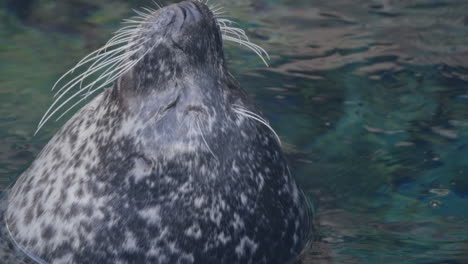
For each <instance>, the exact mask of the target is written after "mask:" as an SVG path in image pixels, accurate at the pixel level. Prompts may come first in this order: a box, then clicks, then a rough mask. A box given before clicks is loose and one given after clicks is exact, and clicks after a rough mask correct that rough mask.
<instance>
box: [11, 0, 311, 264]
mask: <svg viewBox="0 0 468 264" xmlns="http://www.w3.org/2000/svg"><path fill="white" fill-rule="evenodd" d="M146 11H147V12H143V13H139V17H138V18H136V19H133V20H129V21H128V22H129V23H130V25H129V26H126V27H124V28H123V29H121V30H119V31H118V32H117V34H116V36H114V37H113V38H112V39H111V40H110V41H109V42H108V43H107V44H106V46H105V47H103V48H102V49H99V50H98V51H96V52H94V53H92V54H90V55H89V56H87V57H85V58H84V59H83V60H82V61H80V62H79V63H78V65H77V66H76V67H75V68H73V69H72V70H70V71H69V72H68V73H66V76H67V75H68V74H70V73H72V72H73V70H74V69H76V68H77V67H82V66H84V65H86V66H87V67H88V68H87V70H86V71H85V72H84V73H82V74H80V75H78V76H76V77H74V78H73V77H72V78H71V80H69V81H65V80H66V79H67V77H63V78H61V79H59V81H58V82H57V83H56V86H59V85H58V84H61V88H60V89H58V90H57V95H56V101H55V102H54V103H53V104H52V106H51V108H49V110H48V111H47V112H46V114H45V115H44V118H43V119H42V120H41V122H40V124H39V128H41V127H42V126H43V125H44V124H45V123H46V122H47V121H48V120H50V118H52V117H55V118H56V117H58V118H60V117H61V116H63V115H64V114H65V113H66V112H68V111H69V110H70V109H71V108H68V109H64V108H65V106H69V105H70V102H71V100H72V99H78V102H77V103H75V104H73V105H72V107H74V106H76V105H78V104H79V102H81V101H82V100H84V99H83V98H88V97H89V96H91V95H92V94H94V93H96V92H97V91H100V90H102V88H104V87H106V85H108V84H112V87H110V88H108V89H105V90H104V92H103V93H101V94H99V95H98V96H96V97H95V98H94V99H92V101H90V102H89V103H88V104H86V105H85V106H84V107H83V108H82V109H81V110H79V111H78V112H77V113H76V114H75V115H74V116H73V117H72V118H71V119H70V120H69V121H68V122H67V123H66V124H65V125H64V126H63V127H62V129H61V130H60V131H59V132H57V134H56V135H55V136H54V137H53V138H52V139H51V141H50V142H49V143H48V144H47V145H46V147H45V148H44V149H43V150H42V152H41V153H40V154H39V156H38V157H37V159H36V160H35V161H34V162H33V164H32V165H31V166H30V167H29V168H28V169H27V170H26V171H25V172H24V173H23V174H22V175H21V176H20V178H19V179H18V181H17V182H16V184H15V185H14V186H13V188H12V189H11V190H10V191H9V196H8V208H7V212H6V219H5V221H6V225H7V227H8V230H9V232H10V235H11V238H12V240H13V241H14V242H15V243H16V245H17V246H18V247H19V248H20V249H21V250H23V251H24V252H25V253H26V254H28V255H29V256H31V257H32V258H33V260H35V261H36V262H38V263H161V264H162V263H198V264H201V263H203V264H206V263H208V264H209V263H216V264H218V263H226V264H237V263H239V264H240V263H268V264H275V263H286V262H287V261H289V260H291V259H292V258H294V257H295V256H297V255H298V254H299V253H300V251H301V250H302V248H303V247H304V244H305V242H306V238H307V237H308V235H309V219H308V211H307V205H306V201H305V199H304V197H303V196H302V195H301V192H300V190H299V189H298V187H297V186H296V183H295V181H294V179H293V177H292V176H291V174H290V172H289V169H288V166H287V163H286V161H285V158H284V155H283V153H282V151H281V148H280V142H279V139H278V137H277V135H276V133H275V132H274V131H273V129H272V128H271V127H270V126H269V125H268V123H267V122H266V121H265V119H264V118H263V117H262V116H261V114H260V113H259V112H258V111H257V110H256V109H255V107H254V106H253V104H252V103H251V101H250V99H249V98H248V97H247V96H246V93H245V92H244V91H243V90H242V88H241V87H239V85H238V82H237V81H235V80H234V78H233V77H232V75H231V74H230V73H229V72H228V70H227V67H226V64H225V61H224V54H223V43H222V40H223V39H224V40H227V41H235V42H237V43H241V44H243V45H245V46H247V47H249V48H250V49H252V50H253V51H254V52H255V53H257V54H259V55H262V54H266V53H264V50H263V49H262V48H260V47H259V46H257V45H255V44H253V43H250V41H248V38H247V37H246V36H245V32H244V31H242V30H241V29H238V28H234V27H231V26H230V25H229V21H228V20H226V19H223V18H220V17H219V16H218V13H217V12H216V10H215V9H213V8H211V9H210V8H209V7H208V6H207V5H206V4H205V3H203V2H200V1H195V0H192V1H184V2H181V3H179V4H174V5H170V6H167V7H164V8H161V9H158V10H149V9H148V10H146ZM262 58H263V57H262ZM93 78H94V79H93Z"/></svg>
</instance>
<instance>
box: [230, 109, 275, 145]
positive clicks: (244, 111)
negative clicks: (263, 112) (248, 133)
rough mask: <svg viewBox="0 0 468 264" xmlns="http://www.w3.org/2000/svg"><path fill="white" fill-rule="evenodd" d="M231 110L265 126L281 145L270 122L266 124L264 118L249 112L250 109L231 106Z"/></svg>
mask: <svg viewBox="0 0 468 264" xmlns="http://www.w3.org/2000/svg"><path fill="white" fill-rule="evenodd" d="M233 110H234V112H235V113H237V114H239V115H242V116H244V117H247V118H251V119H253V120H255V121H258V122H260V123H261V124H263V125H264V126H266V127H267V128H268V129H269V130H270V131H271V132H272V133H273V134H274V135H275V137H276V140H277V141H278V144H280V145H281V140H280V138H279V136H278V134H276V132H275V130H274V129H273V128H272V127H271V126H270V124H268V122H267V121H266V120H265V119H263V118H262V117H261V116H259V115H257V114H255V113H253V112H251V111H249V110H247V109H244V108H240V107H238V108H233Z"/></svg>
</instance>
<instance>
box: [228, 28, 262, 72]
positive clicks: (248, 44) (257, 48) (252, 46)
mask: <svg viewBox="0 0 468 264" xmlns="http://www.w3.org/2000/svg"><path fill="white" fill-rule="evenodd" d="M223 39H225V40H229V41H232V42H235V43H239V44H240V45H244V46H246V47H247V48H249V49H251V50H252V51H253V52H255V53H256V54H257V55H258V56H259V57H260V59H262V61H263V63H265V65H266V66H269V64H268V62H267V61H266V60H265V58H264V57H263V55H262V53H263V54H265V55H266V56H267V58H270V57H269V55H268V53H267V52H266V51H265V50H264V49H263V48H262V47H260V46H258V45H257V44H254V43H252V42H249V41H245V40H241V39H237V38H234V37H231V36H227V35H223Z"/></svg>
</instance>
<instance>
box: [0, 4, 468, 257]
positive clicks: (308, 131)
mask: <svg viewBox="0 0 468 264" xmlns="http://www.w3.org/2000/svg"><path fill="white" fill-rule="evenodd" d="M66 2H67V3H65V1H62V2H57V1H34V0H31V1H24V4H23V5H21V4H18V3H17V2H15V1H3V2H0V6H2V7H3V8H1V9H0V186H1V188H5V187H6V186H8V185H9V184H11V183H12V182H13V181H14V180H15V179H16V178H17V177H18V176H19V175H20V174H21V172H22V171H23V170H24V169H25V168H27V166H28V165H29V164H30V163H31V162H32V161H33V159H34V157H35V156H36V155H37V154H38V152H39V151H40V150H41V148H42V147H43V146H44V145H45V144H46V143H47V141H48V139H50V137H51V136H52V135H53V134H54V132H55V131H56V130H57V129H58V128H59V127H60V126H61V125H62V124H63V121H59V122H56V123H49V124H48V125H47V126H46V127H45V128H44V129H43V130H42V132H40V133H39V134H38V135H37V136H33V133H34V131H35V127H36V125H37V123H38V122H39V120H40V118H41V116H42V114H43V113H44V112H45V110H46V109H47V107H48V105H49V104H50V103H51V102H52V93H51V92H50V88H51V86H52V85H53V83H54V82H55V80H56V79H57V78H58V77H59V76H60V75H61V74H62V73H64V72H65V71H66V69H68V68H70V67H71V66H72V65H73V64H74V63H76V62H77V61H78V60H79V59H80V58H81V57H83V56H84V55H86V54H87V53H89V52H90V51H92V50H94V49H96V48H98V47H99V46H100V45H102V44H103V43H104V42H105V41H106V40H107V39H109V38H110V36H111V32H112V31H114V30H116V29H118V27H119V24H118V21H119V20H120V19H122V18H125V17H128V16H129V15H130V14H131V13H130V10H131V7H138V6H141V5H143V4H144V3H145V2H146V1H132V2H131V4H125V2H123V1H122V2H119V1H110V0H108V1H105V0H103V1H100V2H99V3H94V2H96V1H86V0H76V1H70V2H68V1H66ZM150 2H151V1H148V3H150ZM211 2H216V1H215V0H211ZM218 2H219V3H221V4H222V5H223V6H224V7H225V10H226V12H227V13H226V14H227V15H228V16H229V17H233V18H236V19H237V21H238V22H239V24H240V25H241V26H242V27H243V28H246V29H248V30H247V31H248V32H247V33H248V34H249V35H250V36H251V39H252V41H254V42H256V43H258V44H260V45H262V46H263V47H264V48H265V49H267V50H268V51H269V53H270V55H271V60H270V64H271V65H270V67H268V68H267V67H265V66H264V65H262V62H261V60H259V59H258V58H256V57H255V56H253V55H252V53H250V52H249V51H246V50H243V49H240V48H239V47H236V46H234V45H227V46H226V53H227V54H226V55H227V57H228V60H229V63H230V68H231V70H232V72H233V74H234V75H235V76H236V77H237V78H238V80H239V81H240V82H241V84H242V86H243V87H244V88H245V89H246V90H247V91H248V92H249V93H250V94H251V95H252V96H253V97H254V99H255V101H256V102H257V103H258V105H259V106H260V108H261V109H263V112H264V113H265V115H266V116H267V117H268V119H269V120H270V122H271V125H272V126H273V127H274V128H275V130H276V131H277V132H278V134H279V135H280V137H281V138H282V141H283V142H284V145H285V151H286V153H287V156H288V159H289V161H290V165H291V169H292V171H293V173H294V175H295V176H296V178H297V180H298V183H299V184H300V186H301V187H302V188H303V189H304V190H305V191H306V192H307V194H308V195H309V196H310V197H311V200H313V203H314V209H315V212H316V217H315V219H314V222H315V226H316V229H317V234H318V236H317V238H316V241H315V243H313V244H312V246H311V247H310V248H308V249H307V252H306V254H305V259H306V260H305V263H395V264H396V263H418V264H419V263H421V264H422V263H425V264H426V263H427V264H443V263H445V264H458V263H468V92H467V89H468V15H467V14H468V2H467V1H454V0H451V1H448V0H447V1H432V0H424V1H423V0H420V1H416V0H405V1H398V0H393V1H392V0H375V1H370V0H356V1H347V0H331V1H324V0H322V1H314V0H274V1H273V0H272V1H267V0H264V1H251V0H240V1H235V2H234V1H227V0H226V1H218ZM14 3H16V4H14ZM110 3H112V4H110ZM161 3H162V4H167V3H168V2H163V1H161Z"/></svg>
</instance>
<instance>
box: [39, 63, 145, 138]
mask: <svg viewBox="0 0 468 264" xmlns="http://www.w3.org/2000/svg"><path fill="white" fill-rule="evenodd" d="M136 63H137V62H132V61H131V62H127V63H126V64H124V65H123V66H121V67H120V68H122V70H120V71H119V72H118V73H117V74H115V75H114V77H113V78H112V79H110V80H107V81H106V82H105V83H103V84H102V85H100V86H99V87H98V88H96V89H95V90H93V91H96V90H99V89H101V88H102V87H104V86H106V85H108V84H109V83H110V82H112V81H114V80H115V79H117V78H118V77H120V76H121V74H122V73H124V72H125V71H127V70H128V69H130V68H132V67H133V66H134V65H135V64H136ZM113 73H114V72H109V73H107V74H106V75H105V77H107V76H112V74H113ZM97 81H99V79H97V80H96V81H94V82H92V83H90V84H89V85H88V86H90V87H92V85H94V84H95V83H96V82H97ZM88 86H86V87H85V88H84V89H80V90H78V91H77V92H76V93H74V94H73V95H72V96H71V97H69V98H68V99H67V100H65V101H64V102H63V103H62V104H60V105H59V106H58V107H57V108H56V109H55V110H54V111H52V109H53V108H54V106H55V105H56V104H57V103H58V102H59V101H60V99H61V98H62V97H63V96H64V95H65V94H66V93H67V92H68V91H69V90H70V89H71V88H73V86H71V87H69V88H68V89H67V90H66V91H65V92H64V93H62V94H61V95H60V96H59V97H58V98H57V99H56V100H55V101H54V102H53V103H52V105H51V106H50V107H49V109H48V110H47V111H46V113H45V114H44V116H43V118H42V119H41V121H40V122H39V125H38V129H37V130H36V133H37V132H38V131H39V130H40V129H41V128H42V126H43V125H44V124H45V123H46V122H47V121H48V120H49V119H50V118H51V117H52V116H54V115H55V113H57V111H59V110H60V109H61V108H62V107H63V106H65V105H66V104H67V103H68V102H70V101H71V100H72V99H73V98H75V97H76V96H78V95H79V94H80V93H82V92H83V91H84V90H85V89H86V88H89V87H88ZM88 94H92V93H91V92H88ZM87 97H88V96H86V97H84V98H83V100H84V99H86V98H87ZM50 111H52V113H50V114H49V112H50ZM67 112H68V110H67ZM62 116H63V115H62Z"/></svg>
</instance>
